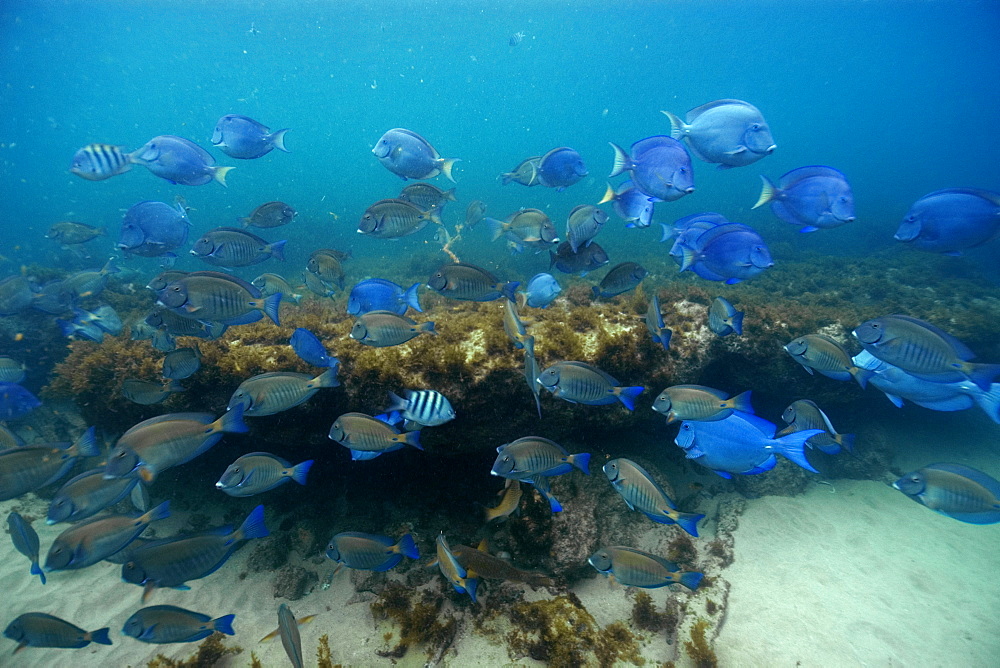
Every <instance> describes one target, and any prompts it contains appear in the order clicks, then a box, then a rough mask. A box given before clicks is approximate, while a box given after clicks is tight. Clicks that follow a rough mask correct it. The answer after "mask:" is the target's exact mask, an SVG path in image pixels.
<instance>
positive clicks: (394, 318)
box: [350, 311, 437, 348]
mask: <svg viewBox="0 0 1000 668" xmlns="http://www.w3.org/2000/svg"><path fill="white" fill-rule="evenodd" d="M424 332H426V333H427V334H430V335H431V336H437V331H436V330H435V329H434V323H433V322H432V321H427V322H422V323H417V321H416V320H413V319H412V318H407V317H406V316H405V315H396V314H395V313H393V312H392V311H370V312H368V313H363V314H361V315H360V316H358V318H357V320H355V321H354V326H353V327H352V328H351V334H350V336H351V338H352V339H354V340H355V341H357V342H358V343H363V344H364V345H366V346H371V347H373V348H387V347H390V346H398V345H401V344H403V343H406V342H407V341H409V340H411V339H415V338H416V337H418V336H420V335H421V334H423V333H424Z"/></svg>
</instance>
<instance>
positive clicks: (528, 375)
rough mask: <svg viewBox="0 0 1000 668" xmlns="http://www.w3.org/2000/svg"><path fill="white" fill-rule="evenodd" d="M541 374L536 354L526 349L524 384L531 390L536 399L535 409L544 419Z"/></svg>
mask: <svg viewBox="0 0 1000 668" xmlns="http://www.w3.org/2000/svg"><path fill="white" fill-rule="evenodd" d="M541 373H542V370H541V369H540V368H538V361H537V360H536V359H535V353H534V352H532V351H529V350H528V349H527V348H525V350H524V382H526V383H527V384H528V389H529V390H531V395H532V396H533V397H534V398H535V408H536V409H537V410H538V417H539V419H541V417H542V400H541V398H540V397H539V396H538V395H539V393H540V388H541V385H542V384H541V383H539V382H538V376H539V375H541Z"/></svg>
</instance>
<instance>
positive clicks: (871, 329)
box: [854, 315, 1000, 391]
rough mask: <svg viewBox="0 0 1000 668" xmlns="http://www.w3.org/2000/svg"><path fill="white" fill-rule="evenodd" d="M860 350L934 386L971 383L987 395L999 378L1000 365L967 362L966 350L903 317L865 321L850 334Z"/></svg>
mask: <svg viewBox="0 0 1000 668" xmlns="http://www.w3.org/2000/svg"><path fill="white" fill-rule="evenodd" d="M854 338H855V339H857V340H858V342H859V343H860V344H861V347H862V348H864V349H865V350H867V351H868V352H870V353H871V354H872V355H874V356H875V357H877V358H878V359H880V360H882V361H883V362H886V363H887V364H891V365H893V366H895V367H899V368H900V369H902V370H903V371H906V372H907V373H909V374H911V375H913V376H916V377H917V378H922V379H924V380H929V381H931V382H935V383H953V382H958V381H961V380H971V381H972V382H973V383H975V384H976V385H978V386H979V388H980V389H982V390H985V391H989V389H990V385H991V383H992V382H993V380H994V379H995V378H996V377H997V376H1000V364H978V363H974V362H970V361H969V360H971V359H973V358H975V354H974V353H973V352H972V351H971V350H969V348H968V347H967V346H966V345H965V344H964V343H962V342H961V341H959V340H958V339H956V338H955V337H953V336H952V335H950V334H948V333H947V332H945V331H943V330H941V329H939V328H937V327H935V326H934V325H932V324H930V323H929V322H925V321H923V320H919V319H917V318H912V317H910V316H907V315H886V316H882V317H880V318H873V319H871V320H867V321H865V322H863V323H861V325H859V326H858V328H857V329H855V330H854Z"/></svg>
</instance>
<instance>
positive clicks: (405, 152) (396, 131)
mask: <svg viewBox="0 0 1000 668" xmlns="http://www.w3.org/2000/svg"><path fill="white" fill-rule="evenodd" d="M372 153H374V154H375V157H376V158H378V161H379V162H380V163H382V166H383V167H385V168H386V169H388V170H389V171H390V172H392V173H393V174H395V175H396V176H398V177H400V178H401V179H403V180H404V181H405V180H407V179H432V178H434V177H435V176H437V175H438V174H442V173H443V174H444V175H445V176H446V177H447V178H448V180H449V181H451V182H452V183H454V182H455V177H454V176H452V173H451V172H452V167H453V166H454V164H455V163H456V162H458V160H459V159H458V158H442V157H441V155H440V154H439V153H438V152H437V150H436V149H435V148H434V147H433V146H431V145H430V143H429V142H428V141H427V140H426V139H424V138H423V137H421V136H420V135H418V134H417V133H416V132H413V131H412V130H406V129H404V128H393V129H392V130H389V131H387V132H386V133H385V134H384V135H382V137H381V138H380V139H379V140H378V142H377V143H376V144H375V148H373V149H372Z"/></svg>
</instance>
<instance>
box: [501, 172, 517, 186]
mask: <svg viewBox="0 0 1000 668" xmlns="http://www.w3.org/2000/svg"><path fill="white" fill-rule="evenodd" d="M498 178H499V179H500V185H502V186H505V185H507V184H508V183H510V182H511V181H513V180H514V172H504V173H503V174H501V175H500V176H499V177H498Z"/></svg>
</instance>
